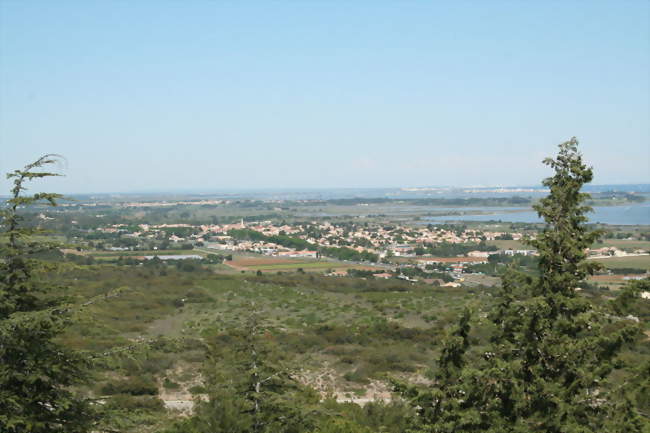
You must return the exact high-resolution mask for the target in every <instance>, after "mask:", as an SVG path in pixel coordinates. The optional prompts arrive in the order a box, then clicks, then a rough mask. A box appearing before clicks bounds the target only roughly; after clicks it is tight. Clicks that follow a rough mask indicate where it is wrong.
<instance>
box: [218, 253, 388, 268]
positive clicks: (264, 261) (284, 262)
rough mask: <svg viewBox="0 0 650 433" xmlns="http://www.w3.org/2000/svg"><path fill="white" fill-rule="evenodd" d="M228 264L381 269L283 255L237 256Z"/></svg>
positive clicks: (269, 266) (266, 266) (244, 266)
mask: <svg viewBox="0 0 650 433" xmlns="http://www.w3.org/2000/svg"><path fill="white" fill-rule="evenodd" d="M224 264H226V265H227V266H230V267H231V268H233V269H236V270H240V271H262V272H278V271H296V270H298V269H302V270H304V271H312V272H324V271H326V270H328V269H337V270H341V269H362V270H379V269H381V268H379V267H373V266H366V265H356V264H350V263H343V262H337V261H330V260H315V259H298V258H296V259H289V258H282V257H264V256H259V257H235V258H234V259H233V260H232V261H228V262H224Z"/></svg>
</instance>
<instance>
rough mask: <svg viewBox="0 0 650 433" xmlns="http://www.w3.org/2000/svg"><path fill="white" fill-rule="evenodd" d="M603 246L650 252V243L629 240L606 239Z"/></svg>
mask: <svg viewBox="0 0 650 433" xmlns="http://www.w3.org/2000/svg"><path fill="white" fill-rule="evenodd" d="M603 246H606V247H616V248H620V249H622V250H636V249H642V250H646V251H650V241H639V240H627V239H605V240H604V241H603Z"/></svg>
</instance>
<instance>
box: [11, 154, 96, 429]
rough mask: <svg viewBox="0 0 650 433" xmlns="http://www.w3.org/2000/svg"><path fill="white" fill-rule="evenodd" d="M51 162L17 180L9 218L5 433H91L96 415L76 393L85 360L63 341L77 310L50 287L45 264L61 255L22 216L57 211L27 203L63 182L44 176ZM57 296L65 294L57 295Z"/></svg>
mask: <svg viewBox="0 0 650 433" xmlns="http://www.w3.org/2000/svg"><path fill="white" fill-rule="evenodd" d="M57 159H58V156H57V155H45V156H43V157H41V158H39V159H38V160H37V161H35V162H34V163H32V164H29V165H27V166H26V167H25V168H24V169H22V170H16V171H14V172H13V173H10V174H8V175H7V177H8V178H9V179H12V180H13V185H14V186H13V189H12V191H11V197H10V198H9V199H8V200H7V202H6V208H5V209H4V210H3V211H2V214H1V216H2V230H3V232H2V234H0V257H1V258H0V431H2V432H3V433H4V432H6V433H41V432H42V433H56V432H66V433H78V432H79V433H80V432H87V431H90V429H91V426H92V424H93V419H94V412H93V410H92V407H91V405H90V404H89V402H88V400H85V399H83V398H81V397H79V396H77V395H75V393H73V392H72V391H71V390H70V387H71V386H73V385H75V384H78V383H79V382H80V381H81V380H82V379H83V378H84V371H85V369H86V366H87V361H86V360H85V358H83V357H82V356H80V354H78V353H76V352H73V351H71V350H69V349H67V348H65V347H63V346H61V345H60V344H58V343H56V341H55V337H57V336H58V335H60V334H61V332H63V331H64V329H65V328H66V326H67V325H68V323H69V319H70V316H69V310H68V309H67V308H66V307H65V306H64V305H63V304H62V302H63V300H62V299H60V298H57V297H56V296H53V295H52V292H53V291H56V292H58V293H60V290H59V288H55V287H54V286H53V285H52V284H50V283H49V282H48V280H47V273H48V272H52V271H54V270H56V264H55V263H53V262H47V261H43V260H39V259H38V257H39V256H42V255H43V254H46V253H48V252H52V251H55V250H58V248H59V245H58V244H57V243H55V242H49V241H45V240H42V239H43V235H44V230H42V229H39V228H37V227H27V226H25V225H24V218H23V216H22V215H21V211H22V209H24V208H26V207H29V206H32V205H38V204H47V205H50V206H56V204H57V199H59V198H61V195H59V194H51V193H37V194H33V195H31V196H25V195H23V192H24V190H25V189H26V186H25V184H26V183H27V182H29V181H32V180H34V179H41V178H47V177H50V176H57V174H56V173H51V172H47V171H39V169H41V168H42V167H44V166H47V165H51V164H54V163H56V162H57ZM54 289H57V290H54Z"/></svg>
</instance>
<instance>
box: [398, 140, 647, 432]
mask: <svg viewBox="0 0 650 433" xmlns="http://www.w3.org/2000/svg"><path fill="white" fill-rule="evenodd" d="M577 144H578V142H577V140H576V139H575V138H573V139H571V140H570V141H567V142H565V143H562V144H560V146H559V153H558V155H557V157H556V158H555V159H546V160H545V161H544V163H545V164H547V165H549V166H550V167H551V168H552V169H553V170H554V175H553V176H551V177H549V178H548V179H546V180H544V185H545V186H547V187H548V188H549V190H550V193H549V194H548V196H547V197H545V198H544V199H542V200H541V201H540V202H539V204H537V205H536V206H535V209H536V210H537V212H538V213H539V215H540V216H541V217H543V218H544V220H545V222H546V227H545V229H544V230H543V231H542V233H541V234H540V235H539V236H538V237H537V239H535V240H532V241H530V244H531V245H532V246H534V247H535V248H536V249H537V251H538V252H539V276H530V275H525V274H523V273H521V272H519V271H516V270H512V271H510V272H508V273H507V274H506V275H505V276H504V278H503V284H502V290H501V294H500V296H499V297H498V300H497V302H496V304H495V306H494V308H493V311H492V312H491V314H490V319H491V321H492V322H493V323H494V325H495V326H496V331H495V333H494V335H493V336H492V338H491V341H490V345H489V349H488V350H486V351H484V353H482V354H481V357H480V358H479V359H478V360H476V362H475V365H474V366H473V367H472V366H469V365H468V362H467V360H464V359H463V358H464V355H465V352H467V350H468V344H467V338H466V337H465V338H462V336H463V335H467V333H468V332H469V329H467V323H468V320H467V317H466V315H465V316H463V318H462V319H461V325H460V327H459V329H460V330H462V331H456V335H455V336H452V338H451V339H450V340H448V342H447V344H446V345H445V348H444V350H443V353H442V356H441V358H440V360H439V366H438V372H437V374H436V377H435V379H436V381H435V384H434V386H432V387H430V388H428V389H418V388H413V387H408V386H403V385H399V386H398V390H399V391H401V392H402V393H403V395H405V396H407V397H409V398H410V399H411V401H412V402H413V404H414V405H415V406H416V407H417V408H418V410H419V413H420V417H419V421H420V426H419V427H418V428H417V429H416V430H417V431H421V432H472V431H476V432H478V431H481V432H494V433H496V432H518V433H519V432H520V433H524V432H548V433H560V432H562V433H568V432H571V433H578V432H580V433H587V432H597V431H598V432H600V431H608V432H612V433H613V432H623V431H626V432H635V431H640V430H639V429H640V420H639V418H638V416H637V415H636V414H635V413H634V408H633V406H632V405H631V404H627V403H625V404H616V402H620V401H621V398H620V396H618V395H617V396H614V395H612V394H610V393H608V387H607V385H606V379H607V377H608V375H609V373H610V372H611V371H612V369H613V368H614V363H615V358H616V356H617V354H618V353H619V351H620V349H621V347H622V345H623V344H624V343H625V342H627V341H630V340H632V339H633V338H634V336H635V335H637V333H638V328H637V327H635V326H633V324H632V322H628V323H626V324H625V325H621V326H618V327H616V328H615V329H613V330H611V329H609V330H608V331H607V332H604V327H605V326H606V325H607V322H608V321H611V320H612V319H611V318H607V315H605V314H602V312H600V311H598V310H597V309H595V307H594V306H593V305H592V304H591V303H590V302H589V301H588V300H587V299H586V298H585V297H581V296H579V295H578V294H577V292H576V288H577V286H578V283H580V282H581V281H582V280H583V279H584V278H585V277H586V276H587V275H589V274H591V273H592V272H593V271H594V270H595V269H596V266H597V265H595V264H593V263H589V262H587V261H586V260H585V259H586V252H585V250H586V248H588V247H589V246H591V245H592V243H593V242H594V241H595V240H596V239H597V238H598V236H599V234H600V233H599V232H597V231H592V230H589V228H588V227H587V226H586V225H585V223H586V222H587V217H586V215H585V214H586V213H587V212H589V211H590V208H589V207H588V206H585V205H584V202H585V200H586V199H587V198H588V197H589V196H588V195H587V194H584V193H582V192H581V188H582V186H583V185H584V184H585V183H587V182H590V181H591V179H592V175H593V174H592V170H591V168H589V167H587V166H586V165H585V164H584V163H583V161H582V157H581V155H580V153H579V152H578V149H577ZM450 367H452V368H450Z"/></svg>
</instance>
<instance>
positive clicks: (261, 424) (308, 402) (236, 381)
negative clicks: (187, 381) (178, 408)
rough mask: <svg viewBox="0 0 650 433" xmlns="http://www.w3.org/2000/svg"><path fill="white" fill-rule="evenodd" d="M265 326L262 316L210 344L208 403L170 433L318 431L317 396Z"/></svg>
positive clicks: (207, 370) (206, 370) (251, 319)
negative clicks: (293, 370) (296, 375)
mask: <svg viewBox="0 0 650 433" xmlns="http://www.w3.org/2000/svg"><path fill="white" fill-rule="evenodd" d="M272 340H273V337H272V335H271V334H269V333H268V332H267V331H266V330H264V328H263V327H262V326H260V324H259V322H258V319H257V314H256V313H253V314H251V316H250V317H249V318H248V321H247V324H246V326H245V327H243V328H241V329H233V330H230V331H229V332H228V333H225V334H222V335H218V336H216V337H214V338H213V339H212V341H210V342H209V344H208V346H209V347H208V349H207V353H208V357H207V360H206V368H205V369H204V377H205V387H206V389H207V393H208V399H207V401H198V402H197V408H196V412H195V414H194V415H193V416H192V417H191V418H190V419H188V420H186V421H183V422H181V423H179V424H177V425H176V426H174V427H173V428H172V429H171V430H169V433H177V432H178V433H180V432H183V433H219V432H224V433H226V432H228V433H304V432H307V431H310V429H311V428H312V427H313V426H314V417H313V414H312V409H313V406H314V405H315V404H316V403H317V402H318V396H317V395H316V393H315V392H314V391H313V390H311V389H309V388H307V387H305V386H303V385H301V384H300V383H298V382H297V381H296V380H295V379H294V378H293V377H292V375H291V373H290V369H289V368H287V366H286V365H285V363H284V362H283V360H282V354H281V353H280V351H279V350H278V349H277V348H276V347H275V345H274V344H273V341H272Z"/></svg>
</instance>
